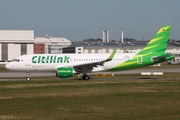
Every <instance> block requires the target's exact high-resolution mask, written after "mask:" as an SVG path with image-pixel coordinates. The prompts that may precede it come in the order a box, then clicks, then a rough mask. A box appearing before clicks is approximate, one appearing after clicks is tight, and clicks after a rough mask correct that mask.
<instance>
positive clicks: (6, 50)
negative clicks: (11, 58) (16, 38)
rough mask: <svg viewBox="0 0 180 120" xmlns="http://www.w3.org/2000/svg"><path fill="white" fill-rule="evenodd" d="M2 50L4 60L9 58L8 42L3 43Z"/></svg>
mask: <svg viewBox="0 0 180 120" xmlns="http://www.w3.org/2000/svg"><path fill="white" fill-rule="evenodd" d="M1 51H2V56H1V58H2V61H6V60H8V44H7V43H2V48H1Z"/></svg>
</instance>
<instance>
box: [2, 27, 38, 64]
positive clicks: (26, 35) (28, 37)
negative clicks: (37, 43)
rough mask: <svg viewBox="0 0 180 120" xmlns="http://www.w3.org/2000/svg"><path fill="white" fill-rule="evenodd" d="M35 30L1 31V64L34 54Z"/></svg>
mask: <svg viewBox="0 0 180 120" xmlns="http://www.w3.org/2000/svg"><path fill="white" fill-rule="evenodd" d="M33 45H34V31H33V30H0V62H5V61H10V60H12V59H13V58H15V57H17V56H19V55H23V54H28V53H33Z"/></svg>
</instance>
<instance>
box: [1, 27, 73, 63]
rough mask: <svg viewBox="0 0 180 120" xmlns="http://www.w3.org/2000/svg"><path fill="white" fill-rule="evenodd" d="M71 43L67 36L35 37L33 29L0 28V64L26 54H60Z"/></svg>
mask: <svg viewBox="0 0 180 120" xmlns="http://www.w3.org/2000/svg"><path fill="white" fill-rule="evenodd" d="M69 45H71V41H70V40H68V39H66V38H60V37H58V38H57V37H51V36H48V35H46V36H45V37H35V35H34V31H33V30H0V64H4V62H8V61H11V60H12V59H14V58H15V57H17V56H20V55H24V54H44V53H55V54H56V53H57V54H59V53H62V48H64V47H67V46H69Z"/></svg>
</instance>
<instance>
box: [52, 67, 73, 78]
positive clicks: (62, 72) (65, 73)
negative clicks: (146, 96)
mask: <svg viewBox="0 0 180 120" xmlns="http://www.w3.org/2000/svg"><path fill="white" fill-rule="evenodd" d="M72 76H73V68H63V67H61V68H57V71H56V77H59V78H67V77H72Z"/></svg>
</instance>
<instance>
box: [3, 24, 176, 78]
mask: <svg viewBox="0 0 180 120" xmlns="http://www.w3.org/2000/svg"><path fill="white" fill-rule="evenodd" d="M170 30H171V26H162V27H161V28H160V29H159V30H158V32H157V33H156V34H155V36H154V37H153V38H152V39H151V40H150V41H149V43H148V44H147V45H146V46H145V47H144V48H143V49H142V50H141V51H139V52H138V53H116V51H117V50H116V49H115V50H114V51H113V52H112V53H111V54H28V55H22V56H19V57H17V58H15V59H13V60H12V61H11V62H9V63H7V64H6V65H5V68H6V69H8V70H12V71H19V72H26V73H27V78H26V80H30V73H33V72H55V73H56V77H59V78H67V77H72V76H73V75H75V74H83V75H82V79H83V80H89V79H90V77H89V75H88V74H89V73H92V72H100V71H123V70H130V69H137V68H141V67H146V66H149V65H153V64H157V63H161V62H164V61H168V60H171V59H173V58H174V56H173V55H170V54H166V53H165V51H166V47H167V43H168V38H169V35H170Z"/></svg>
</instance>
